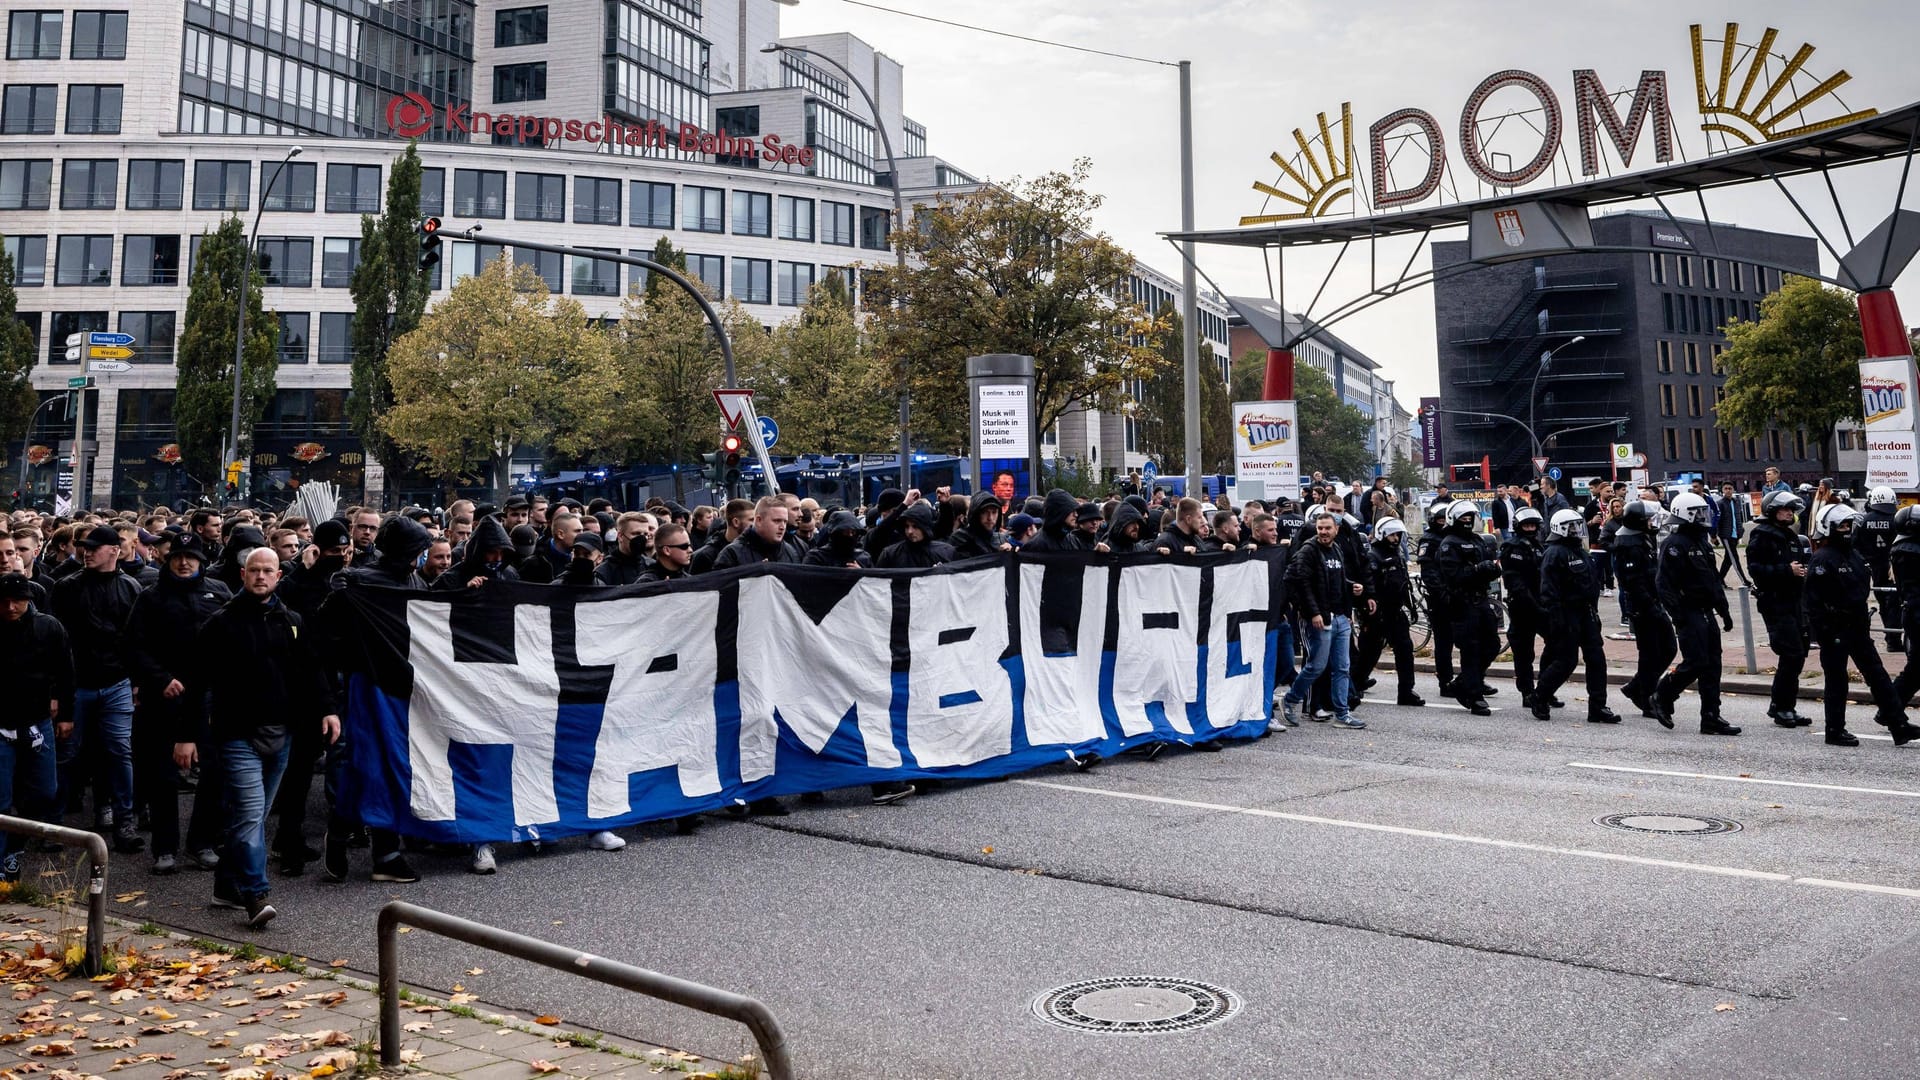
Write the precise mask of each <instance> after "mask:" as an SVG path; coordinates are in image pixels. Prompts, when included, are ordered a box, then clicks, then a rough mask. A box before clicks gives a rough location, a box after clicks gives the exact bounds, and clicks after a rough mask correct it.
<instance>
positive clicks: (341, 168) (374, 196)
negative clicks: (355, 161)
mask: <svg viewBox="0 0 1920 1080" xmlns="http://www.w3.org/2000/svg"><path fill="white" fill-rule="evenodd" d="M379 212H380V166H378V165H329V166H327V213H329V214H377V213H379Z"/></svg>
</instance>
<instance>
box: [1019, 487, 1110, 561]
mask: <svg viewBox="0 0 1920 1080" xmlns="http://www.w3.org/2000/svg"><path fill="white" fill-rule="evenodd" d="M1041 509H1042V511H1043V513H1042V515H1041V518H1040V531H1039V532H1037V533H1034V534H1033V538H1032V539H1030V540H1028V541H1027V542H1026V543H1025V544H1023V545H1021V548H1020V550H1021V551H1032V552H1049V551H1087V550H1090V549H1091V548H1092V547H1093V545H1092V544H1089V543H1087V542H1086V541H1085V540H1084V539H1082V538H1081V536H1080V534H1079V532H1078V530H1076V529H1075V528H1074V517H1075V516H1076V515H1077V514H1078V513H1079V512H1080V500H1079V499H1076V498H1074V497H1073V496H1072V495H1071V494H1070V493H1068V492H1065V491H1062V490H1061V489H1059V488H1054V489H1053V490H1052V491H1049V492H1047V498H1046V502H1045V503H1044V504H1043V505H1042V507H1041Z"/></svg>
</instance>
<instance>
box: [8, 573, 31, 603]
mask: <svg viewBox="0 0 1920 1080" xmlns="http://www.w3.org/2000/svg"><path fill="white" fill-rule="evenodd" d="M31 599H33V582H31V581H28V580H27V575H25V574H0V600H31Z"/></svg>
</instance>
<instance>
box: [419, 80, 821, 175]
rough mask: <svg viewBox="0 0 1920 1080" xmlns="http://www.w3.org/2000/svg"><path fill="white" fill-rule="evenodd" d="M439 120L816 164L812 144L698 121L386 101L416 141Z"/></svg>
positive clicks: (489, 129) (496, 131) (465, 129)
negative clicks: (730, 131) (706, 126)
mask: <svg viewBox="0 0 1920 1080" xmlns="http://www.w3.org/2000/svg"><path fill="white" fill-rule="evenodd" d="M436 120H438V121H439V124H440V128H441V130H442V131H445V132H447V133H448V134H450V135H474V134H480V135H504V136H509V137H512V138H519V139H530V138H535V137H537V138H539V139H540V140H541V141H542V142H544V143H546V144H548V145H555V144H559V143H566V142H588V143H609V144H613V145H619V146H651V147H654V148H657V149H661V150H679V151H681V152H683V153H689V154H712V155H715V156H721V157H738V158H744V157H758V158H759V159H760V160H762V161H765V162H768V163H770V164H777V165H799V166H801V167H802V168H808V167H811V166H812V165H813V148H812V147H808V146H794V145H792V144H791V143H784V142H781V141H780V136H778V135H765V136H762V137H759V138H755V137H754V136H751V135H727V134H725V133H721V132H713V131H702V130H701V129H700V128H699V127H698V126H697V125H694V124H681V125H679V126H678V127H677V128H676V127H668V126H667V125H665V124H662V123H660V122H659V121H658V120H649V121H647V122H646V123H644V124H623V123H621V122H620V121H618V120H615V119H614V118H613V117H611V116H603V117H601V118H600V119H598V120H577V119H569V118H566V117H561V116H535V115H533V114H531V113H484V112H474V111H473V109H472V107H471V106H469V105H465V104H457V105H452V106H449V107H448V108H447V109H446V110H445V111H442V110H440V109H438V108H437V107H435V105H434V104H433V102H431V101H429V100H427V99H426V98H425V97H423V96H421V95H419V94H396V95H394V96H393V97H392V98H390V99H388V101H387V127H389V128H391V129H392V130H393V133H394V134H395V135H398V136H400V137H401V138H405V139H411V138H416V137H418V136H421V135H425V134H426V133H427V132H429V131H432V130H433V127H434V122H435V121H436Z"/></svg>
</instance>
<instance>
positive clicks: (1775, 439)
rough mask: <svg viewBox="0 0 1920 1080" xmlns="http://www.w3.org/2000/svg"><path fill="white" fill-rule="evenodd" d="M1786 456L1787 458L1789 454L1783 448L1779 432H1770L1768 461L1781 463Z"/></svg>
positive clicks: (1768, 436) (1768, 433) (1768, 434)
mask: <svg viewBox="0 0 1920 1080" xmlns="http://www.w3.org/2000/svg"><path fill="white" fill-rule="evenodd" d="M1786 456H1787V452H1786V450H1785V449H1784V448H1783V444H1782V443H1781V441H1780V432H1778V431H1769V432H1767V458H1768V460H1771V461H1779V460H1780V459H1782V458H1784V457H1786Z"/></svg>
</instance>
